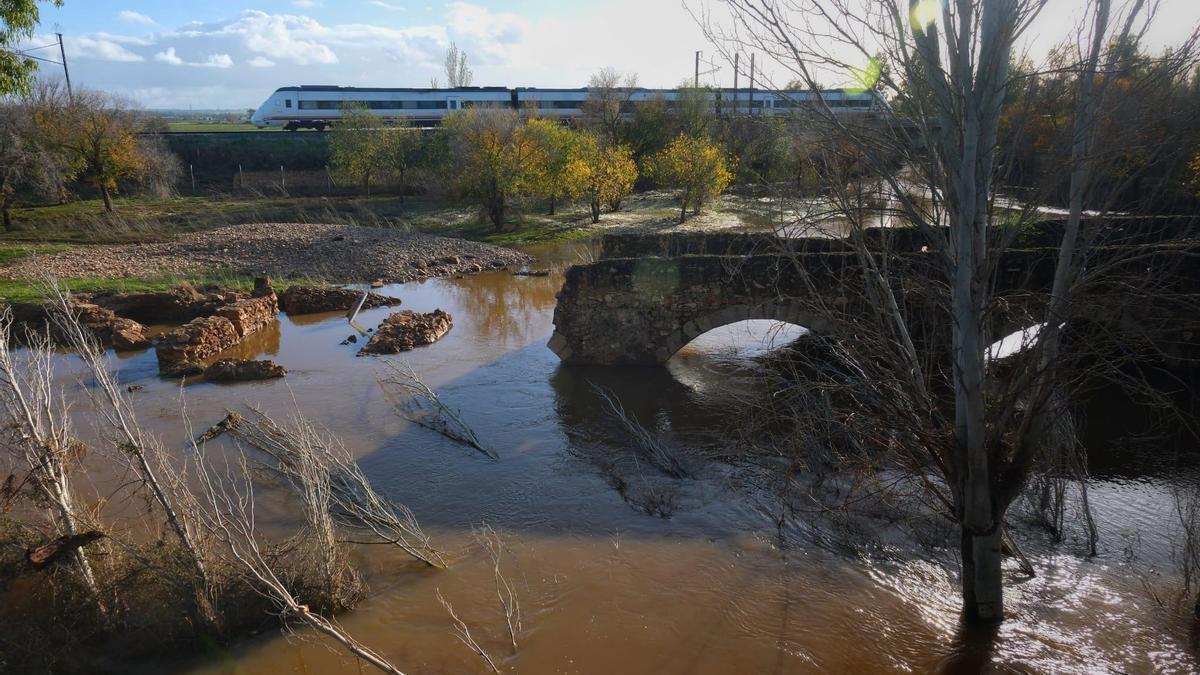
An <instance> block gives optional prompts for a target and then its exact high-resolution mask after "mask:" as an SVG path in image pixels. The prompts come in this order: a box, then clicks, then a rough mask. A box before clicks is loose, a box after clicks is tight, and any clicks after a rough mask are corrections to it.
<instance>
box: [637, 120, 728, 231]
mask: <svg viewBox="0 0 1200 675" xmlns="http://www.w3.org/2000/svg"><path fill="white" fill-rule="evenodd" d="M729 165H730V160H729V159H727V158H726V154H725V151H724V149H723V148H722V147H721V146H720V145H719V144H718V143H715V142H713V141H711V140H709V139H707V138H703V137H699V138H698V137H693V136H688V135H686V134H679V136H677V137H676V138H675V140H673V141H671V143H670V144H669V145H667V147H665V148H663V149H662V150H661V151H659V152H657V153H655V154H654V155H651V156H650V157H649V158H648V159H647V161H646V166H647V169H648V173H649V174H650V176H651V177H652V178H653V179H654V180H655V181H656V182H657V183H658V184H659V185H662V186H664V187H669V188H673V189H675V190H678V191H679V198H680V202H681V204H680V208H679V222H681V223H682V222H683V221H684V220H686V219H687V212H688V207H689V206H690V207H692V212H693V213H699V212H700V207H701V206H703V205H704V203H705V202H708V201H711V200H712V199H714V198H715V197H716V196H717V195H720V194H721V193H722V192H724V191H725V188H727V187H729V184H730V183H731V182H732V181H733V172H732V171H730V167H729Z"/></svg>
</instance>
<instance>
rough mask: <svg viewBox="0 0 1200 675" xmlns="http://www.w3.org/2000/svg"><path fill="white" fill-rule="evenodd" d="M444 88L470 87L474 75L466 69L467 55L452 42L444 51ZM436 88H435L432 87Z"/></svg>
mask: <svg viewBox="0 0 1200 675" xmlns="http://www.w3.org/2000/svg"><path fill="white" fill-rule="evenodd" d="M445 68H446V86H448V87H450V88H451V89H457V88H458V87H469V86H471V80H472V78H473V77H474V73H472V72H471V69H470V68H468V67H467V53H466V52H464V51H462V50H460V49H459V48H458V45H456V44H454V43H453V42H451V43H450V46H449V47H448V48H447V49H446V63H445ZM434 88H435V89H436V88H437V87H436V86H435V87H434Z"/></svg>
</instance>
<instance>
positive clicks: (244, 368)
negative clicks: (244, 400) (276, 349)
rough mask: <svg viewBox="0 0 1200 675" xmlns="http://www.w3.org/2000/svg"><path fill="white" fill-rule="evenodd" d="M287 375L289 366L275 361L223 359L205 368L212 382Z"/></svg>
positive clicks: (205, 374)
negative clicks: (285, 366) (286, 366)
mask: <svg viewBox="0 0 1200 675" xmlns="http://www.w3.org/2000/svg"><path fill="white" fill-rule="evenodd" d="M284 375H287V368H284V367H283V366H281V365H279V364H278V363H275V362H274V361H267V360H263V361H252V360H247V359H221V360H219V361H217V362H215V363H213V364H212V365H211V366H209V367H207V368H205V369H204V378H205V379H206V380H210V381H212V382H241V381H245V380H269V379H271V378H275V377H283V376H284Z"/></svg>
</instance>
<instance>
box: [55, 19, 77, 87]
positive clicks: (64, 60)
mask: <svg viewBox="0 0 1200 675" xmlns="http://www.w3.org/2000/svg"><path fill="white" fill-rule="evenodd" d="M55 35H57V36H58V54H59V56H62V66H63V77H64V78H66V80H67V98H68V99H70V100H72V101H74V100H75V93H74V92H72V91H71V71H70V70H67V50H66V49H64V48H63V39H62V33H55Z"/></svg>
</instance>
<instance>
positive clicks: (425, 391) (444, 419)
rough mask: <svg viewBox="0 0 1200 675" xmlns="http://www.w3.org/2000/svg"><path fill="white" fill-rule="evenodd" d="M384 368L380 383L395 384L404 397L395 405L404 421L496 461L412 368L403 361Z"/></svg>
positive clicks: (494, 454) (460, 418)
mask: <svg viewBox="0 0 1200 675" xmlns="http://www.w3.org/2000/svg"><path fill="white" fill-rule="evenodd" d="M384 366H385V367H386V368H387V371H388V372H387V374H386V375H385V376H384V377H382V378H380V382H382V383H383V384H391V385H395V386H396V387H397V388H398V389H399V390H400V393H402V394H404V395H405V396H406V397H407V400H406V401H405V402H404V403H401V404H399V405H398V406H397V407H398V408H399V412H400V414H401V415H403V416H404V418H405V419H408V420H409V421H411V422H414V423H416V424H419V425H421V426H423V427H425V428H426V429H431V430H433V431H436V432H438V433H439V434H441V435H443V436H445V437H446V438H449V439H451V440H453V441H458V442H459V443H462V444H464V445H469V446H471V447H472V448H475V449H476V450H478V451H479V452H482V453H483V454H485V455H487V456H488V457H490V458H492V459H500V455H498V454H496V452H495V451H494V450H491V449H490V448H487V447H485V446H484V445H483V443H482V442H481V441H480V440H479V437H478V436H476V435H475V432H474V431H472V430H471V427H469V426H467V423H466V422H464V421H463V419H462V416H461V415H460V414H459V413H458V411H456V410H454V409H453V408H451V407H450V406H448V405H446V404H445V403H444V402H443V401H442V399H441V397H439V396H438V395H437V392H435V391H434V390H432V389H430V388H429V386H428V385H426V384H425V383H424V382H422V381H421V378H420V376H418V375H417V373H416V371H414V370H413V369H412V366H410V365H408V363H407V362H404V361H400V362H396V361H385V362H384Z"/></svg>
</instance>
